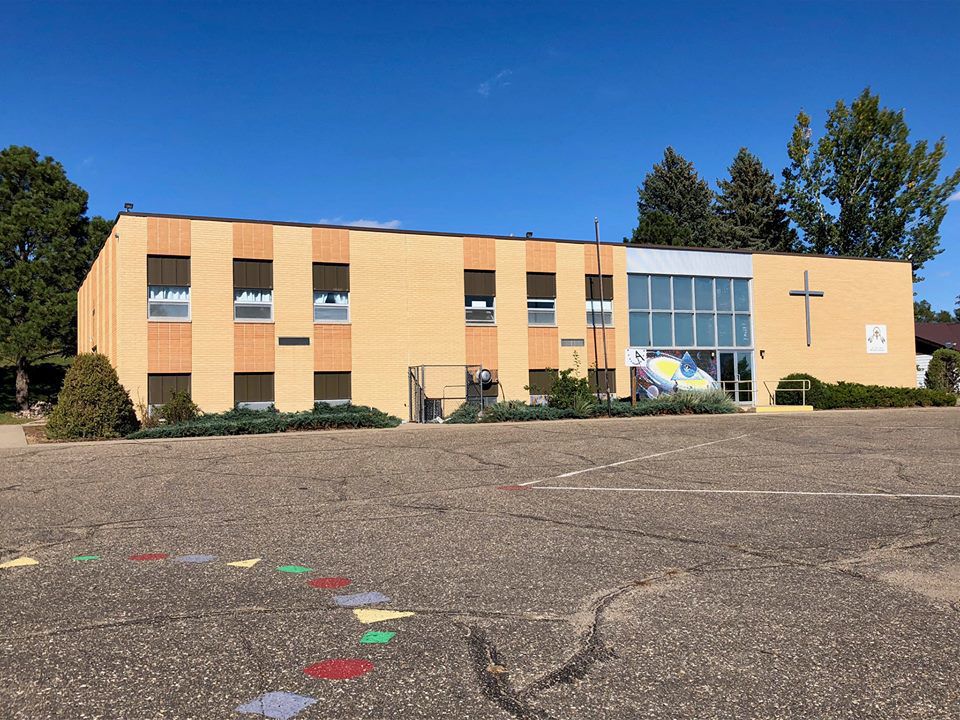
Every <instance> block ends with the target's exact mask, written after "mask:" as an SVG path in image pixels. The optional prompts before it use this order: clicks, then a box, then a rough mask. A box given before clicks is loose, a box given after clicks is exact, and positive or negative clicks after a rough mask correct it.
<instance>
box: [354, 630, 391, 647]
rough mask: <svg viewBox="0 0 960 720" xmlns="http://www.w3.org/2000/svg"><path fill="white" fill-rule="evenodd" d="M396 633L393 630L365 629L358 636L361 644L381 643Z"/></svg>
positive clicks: (386, 641) (387, 640)
mask: <svg viewBox="0 0 960 720" xmlns="http://www.w3.org/2000/svg"><path fill="white" fill-rule="evenodd" d="M394 635H396V633H395V632H386V631H381V630H367V631H366V632H365V633H364V634H363V637H361V638H360V643H361V644H362V645H382V644H383V643H388V642H390V641H391V640H392V639H393V636H394Z"/></svg>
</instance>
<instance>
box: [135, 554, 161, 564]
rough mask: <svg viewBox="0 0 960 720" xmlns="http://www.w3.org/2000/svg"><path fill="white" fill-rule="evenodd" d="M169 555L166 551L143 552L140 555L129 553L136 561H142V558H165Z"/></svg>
mask: <svg viewBox="0 0 960 720" xmlns="http://www.w3.org/2000/svg"><path fill="white" fill-rule="evenodd" d="M168 557H170V556H169V555H167V554H166V553H143V554H141V555H131V556H130V559H131V560H135V561H137V562H142V561H144V560H166V559H167V558H168Z"/></svg>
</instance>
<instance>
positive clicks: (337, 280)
mask: <svg viewBox="0 0 960 720" xmlns="http://www.w3.org/2000/svg"><path fill="white" fill-rule="evenodd" d="M313 321H314V322H315V323H348V322H350V266H349V265H340V264H334V263H314V264H313Z"/></svg>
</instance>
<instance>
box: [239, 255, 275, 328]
mask: <svg viewBox="0 0 960 720" xmlns="http://www.w3.org/2000/svg"><path fill="white" fill-rule="evenodd" d="M233 319H234V320H236V321H237V322H273V262H271V261H270V260H234V261H233Z"/></svg>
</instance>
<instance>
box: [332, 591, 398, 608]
mask: <svg viewBox="0 0 960 720" xmlns="http://www.w3.org/2000/svg"><path fill="white" fill-rule="evenodd" d="M333 601H334V602H335V603H337V605H339V606H340V607H359V606H360V605H376V604H377V603H387V602H390V598H388V597H387V596H386V595H383V594H382V593H378V592H365V593H354V594H353V595H334V596H333Z"/></svg>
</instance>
